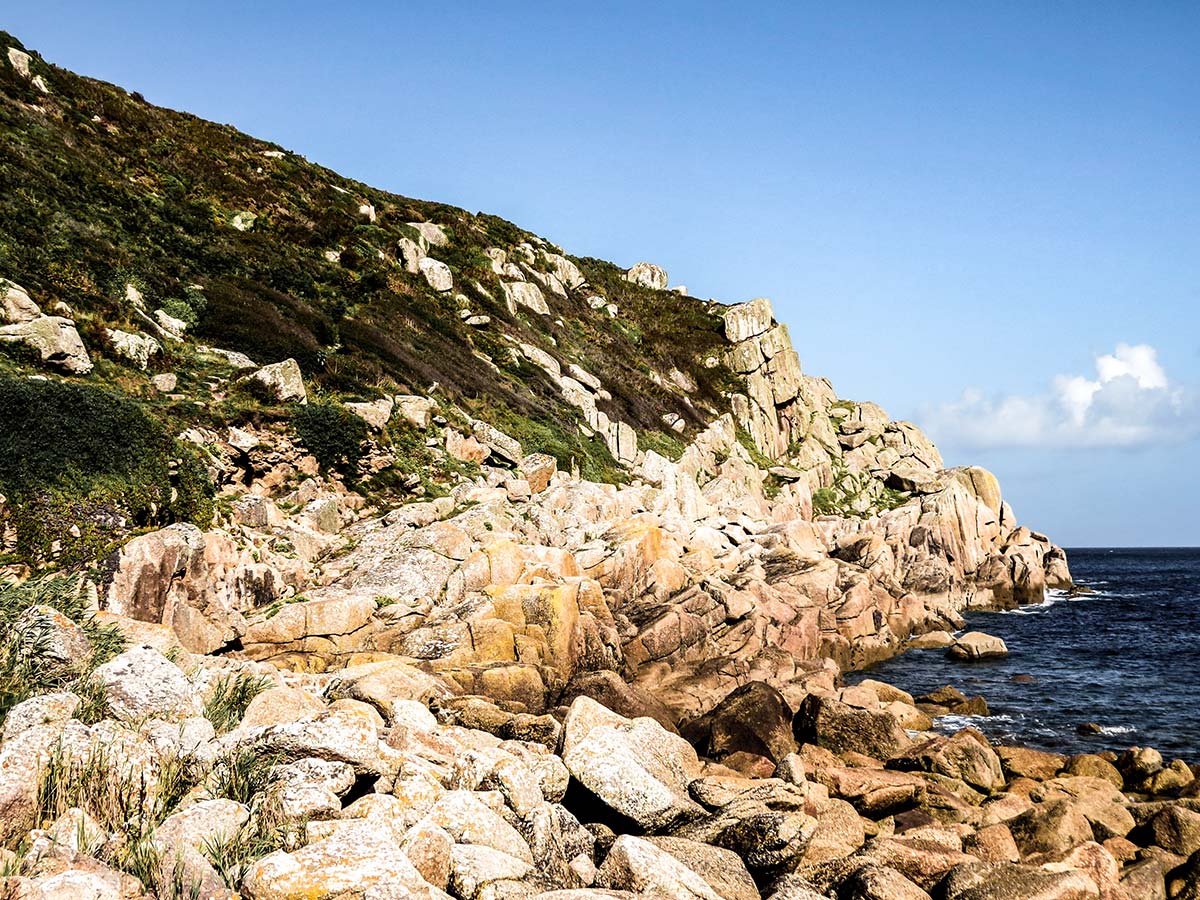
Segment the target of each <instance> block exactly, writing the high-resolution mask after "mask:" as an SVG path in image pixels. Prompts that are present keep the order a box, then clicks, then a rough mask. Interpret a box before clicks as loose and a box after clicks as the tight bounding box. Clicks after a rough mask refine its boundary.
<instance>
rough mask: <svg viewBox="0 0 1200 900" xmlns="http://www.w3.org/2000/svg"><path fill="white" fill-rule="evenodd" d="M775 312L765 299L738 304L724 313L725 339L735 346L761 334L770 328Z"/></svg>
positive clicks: (758, 298) (759, 298) (769, 302)
mask: <svg viewBox="0 0 1200 900" xmlns="http://www.w3.org/2000/svg"><path fill="white" fill-rule="evenodd" d="M774 319H775V311H774V310H773V309H772V308H771V301H770V300H768V299H767V298H766V297H757V298H755V299H754V300H751V301H749V302H748V303H739V304H737V305H736V306H731V307H729V309H728V310H726V311H725V337H727V338H729V340H730V341H731V342H733V343H735V344H737V343H741V342H742V341H747V340H749V339H750V338H753V337H757V336H758V335H760V334H763V333H764V332H765V331H766V330H767V329H768V328H770V327H771V322H772V321H774Z"/></svg>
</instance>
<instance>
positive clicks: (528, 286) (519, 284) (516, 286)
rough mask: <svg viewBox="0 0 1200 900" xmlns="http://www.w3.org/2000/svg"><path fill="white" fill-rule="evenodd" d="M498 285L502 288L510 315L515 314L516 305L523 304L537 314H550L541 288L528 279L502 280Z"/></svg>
mask: <svg viewBox="0 0 1200 900" xmlns="http://www.w3.org/2000/svg"><path fill="white" fill-rule="evenodd" d="M500 287H501V288H503V290H504V299H505V302H506V303H507V304H508V311H509V314H511V315H514V316H515V315H516V314H517V307H518V306H523V307H525V308H526V309H528V310H531V311H532V312H535V313H537V314H538V315H542V316H548V315H550V307H549V305H547V303H546V298H545V296H544V295H543V294H542V291H541V289H540V288H539V287H538V286H537V285H536V284H533V283H532V282H529V281H503V282H501V283H500Z"/></svg>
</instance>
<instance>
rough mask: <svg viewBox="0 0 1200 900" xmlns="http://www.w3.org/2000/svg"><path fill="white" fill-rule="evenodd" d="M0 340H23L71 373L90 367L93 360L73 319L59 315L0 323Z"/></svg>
mask: <svg viewBox="0 0 1200 900" xmlns="http://www.w3.org/2000/svg"><path fill="white" fill-rule="evenodd" d="M0 343H20V344H25V345H27V346H29V347H31V348H32V349H33V350H35V351H36V352H37V354H38V356H39V357H40V358H41V361H42V363H44V364H45V365H48V366H53V367H55V368H59V369H62V370H63V371H65V372H68V373H70V374H71V375H86V374H88V373H89V372H90V371H92V360H91V358H90V357H89V356H88V352H87V348H86V347H85V346H84V345H83V340H82V339H81V338H80V337H79V332H78V331H76V330H75V323H74V322H72V321H71V320H70V319H64V318H62V317H61V316H39V317H37V318H36V319H25V320H23V321H19V322H16V323H14V324H12V325H0Z"/></svg>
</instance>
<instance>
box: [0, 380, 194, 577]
mask: <svg viewBox="0 0 1200 900" xmlns="http://www.w3.org/2000/svg"><path fill="white" fill-rule="evenodd" d="M0 421H3V422H5V423H6V427H5V428H4V429H3V430H2V431H0V493H3V494H5V495H6V496H7V497H8V500H9V504H8V507H7V508H6V509H5V510H4V511H3V512H0V516H2V517H3V518H0V526H3V525H5V524H7V525H10V526H11V527H13V528H14V530H15V532H16V553H17V557H18V559H20V560H21V561H23V562H26V563H28V564H29V565H32V566H37V565H41V564H44V563H45V562H47V561H49V560H50V559H51V558H55V559H56V560H57V561H58V562H59V563H63V564H78V563H86V562H89V561H91V560H93V559H95V558H96V557H98V556H100V555H101V554H103V553H104V552H106V551H107V550H108V549H109V546H110V545H111V544H112V543H113V542H114V541H115V540H116V539H117V538H119V537H120V535H121V534H122V533H123V532H125V531H127V530H128V529H129V528H130V527H149V526H161V525H168V524H171V523H172V522H194V523H196V524H198V525H201V526H207V525H208V524H209V522H211V520H212V495H213V489H212V485H211V484H210V483H209V480H208V475H207V472H206V470H205V468H204V466H203V465H202V464H201V462H200V459H199V457H198V456H197V454H196V451H195V450H194V449H192V448H191V447H190V446H188V445H186V444H183V443H182V442H180V441H178V440H176V439H175V438H174V437H172V435H171V434H170V433H169V432H168V431H167V429H166V428H165V427H164V426H163V424H162V423H161V422H159V421H158V420H157V419H155V418H153V417H152V416H150V415H148V414H147V413H146V412H144V411H143V410H142V408H141V407H140V406H139V405H138V404H137V403H136V402H134V401H133V400H131V399H129V398H127V397H123V396H121V395H119V394H116V393H113V392H110V391H108V390H104V389H102V388H97V387H91V386H89V385H81V384H70V383H66V382H59V381H32V380H27V379H19V378H12V377H4V376H0ZM5 520H7V521H5ZM56 545H57V547H58V550H57V555H55V551H54V548H55V547H56Z"/></svg>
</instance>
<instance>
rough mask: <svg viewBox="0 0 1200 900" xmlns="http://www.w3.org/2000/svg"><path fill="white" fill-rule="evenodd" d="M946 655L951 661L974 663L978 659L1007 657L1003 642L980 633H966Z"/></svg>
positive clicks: (1006, 649) (1006, 648)
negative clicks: (959, 660)
mask: <svg viewBox="0 0 1200 900" xmlns="http://www.w3.org/2000/svg"><path fill="white" fill-rule="evenodd" d="M946 655H947V656H949V657H950V658H951V659H961V660H968V661H974V660H978V659H996V658H998V657H1001V656H1008V647H1007V646H1005V644H1004V641H1002V640H1001V639H1000V638H998V637H993V636H992V635H990V634H984V633H983V632H982V631H968V632H967V633H966V634H964V635H962V636H961V637H959V638H957V639H956V640H955V641H954V643H953V644H951V645H950V649H949V650H947V651H946Z"/></svg>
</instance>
